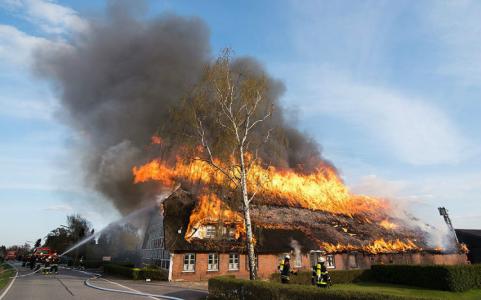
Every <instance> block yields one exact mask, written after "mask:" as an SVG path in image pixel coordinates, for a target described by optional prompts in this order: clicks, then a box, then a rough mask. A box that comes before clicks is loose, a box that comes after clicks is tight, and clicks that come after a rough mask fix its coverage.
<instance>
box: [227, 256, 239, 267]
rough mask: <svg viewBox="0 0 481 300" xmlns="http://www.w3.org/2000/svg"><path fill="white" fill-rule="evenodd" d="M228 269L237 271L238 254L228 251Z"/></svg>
mask: <svg viewBox="0 0 481 300" xmlns="http://www.w3.org/2000/svg"><path fill="white" fill-rule="evenodd" d="M229 271H239V254H237V253H229Z"/></svg>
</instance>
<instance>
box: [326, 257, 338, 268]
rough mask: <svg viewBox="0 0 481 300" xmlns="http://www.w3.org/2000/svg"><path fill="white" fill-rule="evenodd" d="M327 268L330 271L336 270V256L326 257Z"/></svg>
mask: <svg viewBox="0 0 481 300" xmlns="http://www.w3.org/2000/svg"><path fill="white" fill-rule="evenodd" d="M326 267H328V268H330V269H334V268H336V262H335V261H334V255H327V256H326Z"/></svg>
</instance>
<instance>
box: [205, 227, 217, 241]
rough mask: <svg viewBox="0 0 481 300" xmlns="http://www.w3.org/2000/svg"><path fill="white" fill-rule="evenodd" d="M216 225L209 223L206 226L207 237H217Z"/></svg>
mask: <svg viewBox="0 0 481 300" xmlns="http://www.w3.org/2000/svg"><path fill="white" fill-rule="evenodd" d="M215 232H216V230H215V226H214V225H207V226H206V227H205V237H206V238H208V239H213V238H215Z"/></svg>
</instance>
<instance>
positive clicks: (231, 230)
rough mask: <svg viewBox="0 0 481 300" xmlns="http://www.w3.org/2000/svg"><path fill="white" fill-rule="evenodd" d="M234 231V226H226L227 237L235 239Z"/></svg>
mask: <svg viewBox="0 0 481 300" xmlns="http://www.w3.org/2000/svg"><path fill="white" fill-rule="evenodd" d="M235 233H236V230H235V228H234V227H229V228H227V236H228V238H229V239H231V240H234V239H235Z"/></svg>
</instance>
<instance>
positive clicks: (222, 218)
mask: <svg viewBox="0 0 481 300" xmlns="http://www.w3.org/2000/svg"><path fill="white" fill-rule="evenodd" d="M121 3H123V1H115V2H111V3H110V4H109V5H108V6H109V11H108V13H107V14H106V17H105V19H95V20H90V21H89V26H88V30H86V31H83V32H79V33H78V36H74V37H72V38H71V39H68V41H69V44H68V45H64V46H63V47H55V48H52V47H51V45H43V46H42V47H40V48H39V49H38V51H37V52H36V56H35V64H34V66H35V71H36V74H37V75H39V76H42V77H45V78H47V79H49V80H52V81H53V83H54V87H55V88H56V91H57V93H58V96H59V105H60V109H61V113H60V114H59V115H61V116H62V120H63V121H64V122H65V123H66V124H67V125H68V126H70V127H71V128H72V129H73V130H74V131H75V132H76V135H74V136H75V138H74V139H73V141H72V143H73V144H74V147H71V148H72V150H73V156H72V157H73V159H72V161H69V162H68V166H69V167H72V166H73V167H74V170H73V171H72V174H81V175H82V176H83V177H84V180H85V183H86V184H87V185H88V187H89V188H94V189H95V190H96V191H98V192H99V193H100V194H101V195H103V196H104V199H107V200H108V201H111V202H112V204H113V205H114V207H115V208H116V209H117V210H118V211H119V212H121V213H122V214H128V213H130V212H132V211H134V210H135V209H138V208H139V207H142V206H143V204H145V202H151V201H152V199H153V198H155V197H156V195H158V194H159V193H162V192H165V190H166V189H167V190H170V191H173V190H175V192H173V193H171V196H170V197H168V198H167V199H166V200H165V201H164V202H163V203H161V204H160V205H159V208H158V210H157V211H155V212H153V213H152V215H151V217H150V218H149V220H148V221H149V226H148V228H147V231H146V236H145V239H144V243H143V249H144V258H145V260H146V261H149V262H153V263H156V264H159V265H160V266H161V267H163V268H168V269H169V270H170V274H171V276H170V278H171V279H173V280H177V279H185V280H201V279H205V278H208V277H209V276H213V275H219V274H225V273H229V274H234V275H239V276H246V275H247V271H246V269H247V268H246V259H245V253H246V246H245V240H246V233H250V230H249V227H248V226H246V225H245V223H246V222H245V214H243V213H242V205H240V204H239V201H238V200H239V195H238V193H239V189H238V187H234V186H232V182H231V183H228V182H227V180H226V178H225V176H226V173H222V172H219V171H218V170H213V169H212V168H211V165H209V164H208V163H206V162H205V157H204V160H203V159H197V158H199V157H198V155H200V154H199V151H194V150H195V149H197V148H198V146H199V144H202V145H201V146H203V148H204V151H206V150H205V149H206V148H207V147H206V145H205V144H204V143H203V142H205V140H208V142H209V145H210V146H211V147H212V149H214V150H219V152H222V151H221V150H220V149H221V148H222V147H223V146H225V143H228V142H229V141H233V140H235V138H233V136H232V130H229V129H225V126H226V124H227V121H229V122H230V123H234V124H235V125H236V126H242V125H244V126H245V128H244V129H245V130H244V132H247V131H249V130H250V129H252V128H253V126H254V125H256V124H257V125H258V124H260V122H261V121H265V122H264V123H262V125H263V126H259V127H258V128H256V130H253V131H252V132H254V133H258V134H255V135H253V137H254V138H251V139H250V140H249V141H247V142H246V145H243V146H245V149H244V148H243V149H241V150H242V151H240V150H239V149H237V150H236V151H225V149H223V150H224V151H223V152H222V153H221V155H218V154H219V152H217V153H216V154H217V157H214V158H212V156H211V158H212V159H213V163H214V164H216V165H222V163H226V162H227V161H228V159H229V156H230V155H232V156H236V157H237V160H242V161H243V160H246V161H247V163H248V165H249V172H247V173H248V174H247V175H246V176H243V177H242V178H243V181H244V182H243V183H244V184H245V185H247V186H249V194H248V195H247V192H246V193H244V195H243V196H248V197H249V198H250V200H252V202H250V206H251V212H250V216H251V218H252V224H253V235H254V237H253V238H254V243H255V252H256V253H257V260H258V266H259V267H258V273H259V274H260V275H261V276H267V275H268V274H270V273H272V272H274V271H275V269H276V267H277V264H278V257H279V256H280V255H283V254H284V253H287V252H289V253H290V252H292V253H293V254H294V256H295V260H294V266H295V267H298V268H308V267H309V265H310V262H309V259H311V258H313V257H316V256H318V255H321V254H322V255H327V258H328V262H329V266H330V267H333V268H336V269H349V268H366V267H369V265H370V264H372V263H390V262H399V263H401V262H404V263H462V262H464V261H465V255H464V254H462V253H461V254H460V253H458V252H457V250H456V249H455V250H452V252H451V254H448V253H447V252H444V253H442V252H441V249H435V246H433V245H430V244H429V243H428V239H427V236H426V235H427V233H426V230H424V229H423V228H420V227H418V226H411V225H412V224H406V222H405V219H404V218H398V217H396V215H397V214H393V209H392V207H391V206H390V203H389V202H388V201H385V200H383V199H376V198H371V197H368V196H363V195H354V194H352V193H350V192H349V190H348V189H347V187H346V186H345V185H344V184H343V182H342V180H341V179H340V177H339V175H338V173H337V171H336V170H335V168H334V167H333V166H332V165H331V164H330V163H329V162H327V161H326V160H325V159H324V158H323V157H322V155H321V148H320V147H319V145H318V144H317V143H316V142H315V141H313V140H312V139H310V138H309V137H308V136H306V135H304V134H302V133H301V132H300V131H299V130H297V129H296V128H294V127H293V126H292V122H290V121H289V120H288V118H286V117H285V115H286V114H285V113H284V109H283V106H282V105H281V104H280V97H281V95H282V93H283V90H284V85H283V84H282V82H279V81H278V80H276V79H274V78H272V77H271V76H270V75H269V74H268V73H267V72H266V70H264V68H263V67H262V64H260V63H259V62H257V61H256V60H255V59H252V58H249V57H240V58H236V59H232V60H229V61H227V63H225V64H224V65H221V68H220V70H221V71H222V70H227V72H228V75H229V76H228V77H227V78H228V79H227V81H224V82H221V83H222V84H220V85H218V86H216V85H215V84H212V82H213V81H215V80H218V79H219V78H220V77H222V76H217V75H218V74H214V75H216V76H212V74H211V73H209V74H207V75H208V76H207V75H206V74H205V71H206V70H209V69H210V67H211V66H212V65H214V64H215V63H213V59H212V53H211V50H210V49H211V46H210V43H209V40H210V38H209V29H208V28H207V26H206V24H205V23H204V22H203V21H202V20H200V19H198V18H187V17H180V16H175V15H171V14H167V15H161V16H159V17H158V18H151V17H150V16H149V17H147V18H142V17H139V16H138V15H137V14H135V13H134V14H130V13H129V10H128V8H126V7H118V6H119V5H121ZM230 75H233V76H230ZM233 78H234V79H235V80H233ZM216 83H218V82H216ZM231 83H232V84H237V87H239V89H238V90H236V92H237V93H234V92H233V90H232V89H231V87H232V86H233V85H231ZM201 84H203V85H201ZM199 86H201V87H202V89H199ZM219 87H224V90H225V88H228V91H229V93H228V94H229V95H231V98H230V99H231V100H232V99H233V98H232V97H234V98H235V100H246V99H247V101H244V102H240V103H239V102H238V103H236V105H234V107H236V108H237V109H238V111H241V112H242V113H243V116H244V117H245V115H246V114H247V115H248V116H249V117H252V120H254V119H257V118H259V119H257V121H253V122H252V123H250V124H251V125H252V126H248V125H246V124H249V123H248V122H242V119H241V118H240V120H241V121H239V119H236V120H234V118H230V120H226V119H225V118H222V117H219V116H220V113H219V111H217V113H214V111H213V105H212V104H215V103H216V101H214V100H213V97H212V95H217V94H216V92H217V88H219ZM196 90H197V91H198V92H199V93H198V94H197V95H196V96H197V97H190V96H191V95H192V94H194V93H193V92H192V91H196ZM238 91H240V92H238ZM186 95H188V96H189V97H186ZM185 98H189V99H190V98H195V99H197V100H198V101H200V100H205V101H204V102H203V103H201V104H202V105H200V107H201V108H202V109H204V110H203V111H202V112H203V114H202V115H201V116H202V120H201V121H202V124H204V125H205V126H206V127H204V128H196V129H201V130H195V128H190V127H192V126H191V123H192V122H191V121H192V116H191V115H188V114H185V113H184V112H183V111H182V108H183V105H184V104H185V103H187V101H184V100H189V99H185ZM257 99H262V100H263V102H262V103H261V105H258V104H259V103H260V100H259V101H258V100H257ZM190 100H192V99H190ZM217 100H219V99H217ZM221 101H222V100H221ZM217 102H218V101H217ZM193 103H194V102H193V101H191V102H189V104H193ZM231 104H232V102H231ZM249 105H250V106H251V107H252V106H253V108H252V109H251V108H249ZM232 106H233V105H230V107H231V108H232ZM256 107H257V108H262V109H263V111H262V112H259V113H257V111H255V108H256ZM224 108H225V107H224ZM173 112H175V113H173ZM245 112H247V113H245ZM189 116H190V117H189ZM197 116H198V115H195V117H196V118H197ZM267 117H269V118H267ZM247 119H248V120H250V119H249V118H247ZM248 120H247V121H248ZM196 121H199V120H198V119H196ZM215 122H217V124H215ZM196 123H198V122H196ZM186 126H187V127H189V128H184V127H186ZM204 129H210V134H208V135H204V133H205V132H204ZM230 129H232V128H230ZM192 131H194V132H195V131H197V132H199V131H200V132H201V134H202V143H201V142H199V141H198V140H197V141H196V142H193V141H192V139H191V140H190V142H186V141H185V140H183V139H182V137H186V136H188V137H192V136H193V134H192ZM154 133H157V134H159V135H161V137H159V136H156V137H154V138H153V139H152V144H153V145H151V146H146V143H147V141H148V140H149V139H150V138H151V135H152V134H154ZM229 134H230V135H229ZM251 137H252V136H251ZM267 137H269V139H267ZM197 138H199V136H197ZM237 138H238V137H237ZM237 140H238V141H239V140H242V141H243V142H245V139H237ZM266 141H267V142H266ZM249 145H251V146H252V148H251V149H248V146H249ZM253 145H256V146H259V147H253ZM187 148H188V149H187ZM201 148H202V147H201ZM254 148H255V150H254ZM186 149H187V151H185V150H186ZM244 150H245V152H244ZM186 152H187V153H186ZM209 152H210V151H209ZM204 154H205V152H204ZM254 158H255V159H254ZM77 161H79V163H72V162H77ZM146 162H147V163H146ZM211 162H212V161H211ZM77 165H78V167H81V172H79V170H77V169H76V167H77ZM236 165H239V163H238V162H236V161H234V162H233V163H232V164H231V167H232V166H233V167H232V168H229V167H227V166H226V167H225V168H224V169H225V170H230V171H228V172H232V173H228V174H227V175H228V176H231V177H236V178H239V177H240V176H239V174H238V170H239V168H237V167H236ZM133 166H137V167H134V168H133V174H132V167H133ZM132 177H134V180H132V179H133V178H132ZM133 181H134V182H133ZM244 199H245V198H244ZM413 223H414V222H413ZM408 225H409V226H408Z"/></svg>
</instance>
